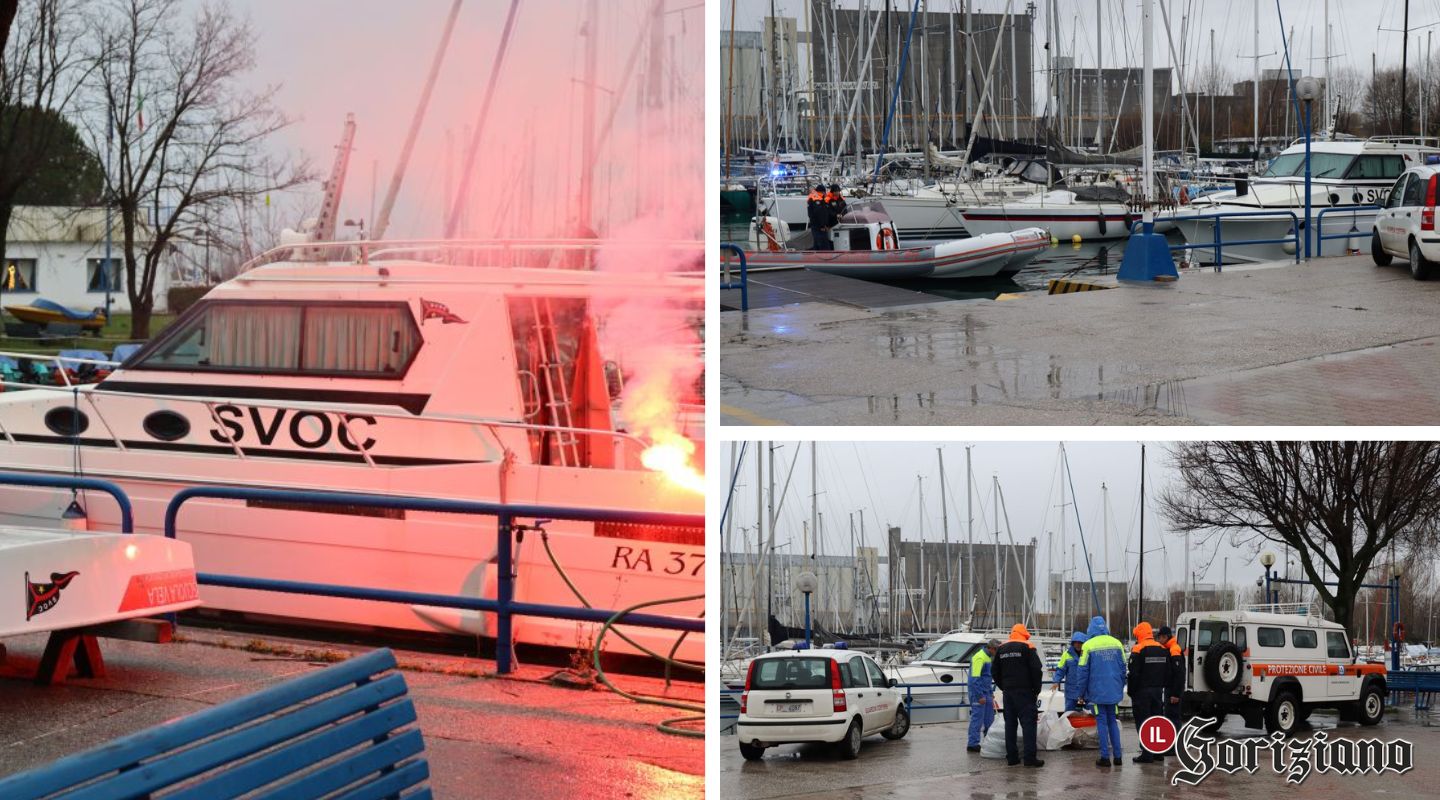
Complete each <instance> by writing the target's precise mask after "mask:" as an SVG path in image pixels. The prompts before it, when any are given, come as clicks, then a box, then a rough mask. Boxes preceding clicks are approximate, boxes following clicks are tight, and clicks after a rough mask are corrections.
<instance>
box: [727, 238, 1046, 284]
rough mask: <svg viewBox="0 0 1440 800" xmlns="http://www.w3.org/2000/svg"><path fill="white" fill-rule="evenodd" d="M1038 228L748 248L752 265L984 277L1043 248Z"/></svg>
mask: <svg viewBox="0 0 1440 800" xmlns="http://www.w3.org/2000/svg"><path fill="white" fill-rule="evenodd" d="M1049 246H1050V234H1049V233H1047V232H1046V231H1044V230H1042V229H1040V228H1031V229H1028V230H1020V231H1015V232H1013V233H1010V232H1006V233H996V234H990V235H988V236H977V237H974V238H971V239H955V240H953V241H948V242H941V243H939V244H934V245H928V246H925V247H910V248H904V249H901V250H833V251H832V250H791V251H778V252H765V251H756V252H753V253H748V254H747V259H748V261H749V265H750V266H751V267H752V268H753V267H784V266H790V267H805V268H806V269H811V270H815V271H816V272H824V273H828V274H831V275H841V276H844V277H847V278H861V279H865V280H902V279H914V278H989V277H993V276H995V275H1004V274H1012V273H1015V272H1019V271H1020V269H1021V268H1023V267H1024V266H1025V265H1026V264H1028V263H1030V262H1031V261H1032V260H1033V259H1034V258H1035V257H1036V256H1037V255H1039V254H1040V252H1041V251H1043V250H1044V249H1045V248H1047V247H1049Z"/></svg>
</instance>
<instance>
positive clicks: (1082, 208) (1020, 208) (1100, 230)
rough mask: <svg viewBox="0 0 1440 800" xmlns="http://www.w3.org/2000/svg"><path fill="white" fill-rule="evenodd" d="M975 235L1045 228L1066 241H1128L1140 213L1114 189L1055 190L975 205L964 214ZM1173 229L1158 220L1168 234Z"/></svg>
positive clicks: (963, 211) (1097, 187)
mask: <svg viewBox="0 0 1440 800" xmlns="http://www.w3.org/2000/svg"><path fill="white" fill-rule="evenodd" d="M960 215H961V217H963V218H964V220H965V227H966V228H967V229H969V231H970V233H971V234H974V235H976V236H979V235H981V234H985V233H1002V232H1006V231H1015V230H1020V229H1022V228H1030V227H1036V226H1039V227H1043V228H1045V229H1047V230H1049V231H1050V235H1051V236H1054V237H1055V238H1056V239H1058V240H1059V241H1062V242H1066V241H1071V240H1072V239H1074V237H1076V236H1079V237H1080V238H1081V239H1083V240H1095V239H1125V238H1129V236H1130V226H1131V225H1132V224H1133V223H1134V222H1135V221H1137V220H1139V219H1140V213H1139V212H1138V211H1134V210H1133V209H1132V208H1131V206H1130V195H1129V193H1128V192H1126V191H1125V190H1124V189H1120V188H1117V187H1113V186H1077V187H1075V188H1073V189H1065V188H1060V189H1053V190H1051V191H1047V192H1040V193H1038V194H1034V195H1031V196H1030V197H1027V198H1025V199H1024V200H1018V201H1015V202H1013V203H996V204H993V205H984V206H974V207H971V208H967V209H963V210H961V212H960ZM1169 227H1171V226H1170V225H1169V224H1168V223H1160V222H1158V221H1157V223H1156V226H1155V229H1156V230H1157V231H1160V232H1161V233H1164V232H1165V231H1166V230H1168V229H1169Z"/></svg>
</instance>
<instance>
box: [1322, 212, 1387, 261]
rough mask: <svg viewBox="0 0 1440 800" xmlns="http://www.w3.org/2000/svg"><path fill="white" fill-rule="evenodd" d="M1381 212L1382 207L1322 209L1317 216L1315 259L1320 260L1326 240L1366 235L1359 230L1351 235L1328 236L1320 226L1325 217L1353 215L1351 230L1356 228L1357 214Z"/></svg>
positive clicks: (1348, 233)
mask: <svg viewBox="0 0 1440 800" xmlns="http://www.w3.org/2000/svg"><path fill="white" fill-rule="evenodd" d="M1379 210H1380V206H1338V207H1335V208H1323V209H1321V210H1320V212H1319V213H1318V214H1316V215H1315V234H1316V235H1315V257H1316V258H1319V257H1320V253H1321V249H1322V248H1323V247H1324V244H1325V240H1326V239H1349V238H1350V237H1351V236H1354V235H1356V234H1359V235H1361V236H1364V235H1365V233H1366V232H1365V231H1358V230H1357V231H1355V233H1351V232H1350V231H1346V232H1345V233H1332V234H1328V235H1326V234H1324V233H1322V231H1324V230H1325V228H1324V227H1323V226H1321V224H1320V219H1321V218H1322V217H1324V216H1325V215H1326V214H1346V213H1348V214H1350V215H1351V222H1350V227H1351V228H1354V227H1355V214H1357V213H1359V212H1361V211H1379Z"/></svg>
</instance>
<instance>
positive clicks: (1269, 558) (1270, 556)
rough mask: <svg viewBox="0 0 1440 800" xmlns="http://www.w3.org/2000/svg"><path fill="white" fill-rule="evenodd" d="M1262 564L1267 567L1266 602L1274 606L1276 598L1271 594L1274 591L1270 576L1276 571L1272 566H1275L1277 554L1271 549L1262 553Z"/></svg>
mask: <svg viewBox="0 0 1440 800" xmlns="http://www.w3.org/2000/svg"><path fill="white" fill-rule="evenodd" d="M1260 565H1261V566H1263V567H1264V568H1265V603H1266V604H1267V605H1271V606H1273V605H1274V604H1275V602H1276V600H1275V598H1272V597H1271V595H1270V592H1271V591H1272V590H1271V588H1270V578H1271V576H1272V575H1273V574H1274V573H1273V571H1272V570H1271V569H1270V568H1271V567H1273V566H1275V554H1274V553H1272V552H1270V551H1269V550H1266V551H1265V552H1263V553H1261V554H1260Z"/></svg>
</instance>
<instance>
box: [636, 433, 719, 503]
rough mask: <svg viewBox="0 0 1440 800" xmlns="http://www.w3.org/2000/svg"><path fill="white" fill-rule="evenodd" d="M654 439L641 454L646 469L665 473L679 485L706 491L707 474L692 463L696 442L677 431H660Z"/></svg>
mask: <svg viewBox="0 0 1440 800" xmlns="http://www.w3.org/2000/svg"><path fill="white" fill-rule="evenodd" d="M654 441H655V443H654V444H652V445H650V446H649V447H647V448H646V449H645V452H643V453H641V454H640V463H641V464H644V465H645V468H646V469H651V470H654V471H656V472H659V473H661V474H663V475H664V476H665V477H666V478H667V479H668V480H669V481H670V482H671V483H673V484H675V485H677V486H680V487H682V488H685V489H689V490H690V491H692V492H699V493H704V491H705V475H704V474H703V473H701V472H700V471H699V470H697V469H695V467H694V466H692V465H691V464H690V456H691V455H693V454H694V453H695V443H694V442H692V441H690V440H689V439H686V438H685V437H684V436H681V435H680V434H678V433H676V432H675V431H660V432H658V433H657V434H656V436H655V439H654Z"/></svg>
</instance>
